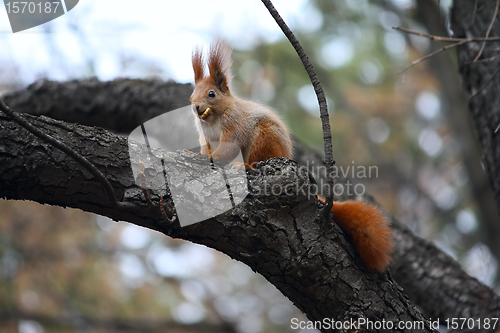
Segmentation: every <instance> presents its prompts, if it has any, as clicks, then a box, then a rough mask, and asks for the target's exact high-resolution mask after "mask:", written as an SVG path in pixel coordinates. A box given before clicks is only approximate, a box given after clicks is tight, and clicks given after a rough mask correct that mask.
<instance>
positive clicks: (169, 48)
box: [0, 0, 321, 82]
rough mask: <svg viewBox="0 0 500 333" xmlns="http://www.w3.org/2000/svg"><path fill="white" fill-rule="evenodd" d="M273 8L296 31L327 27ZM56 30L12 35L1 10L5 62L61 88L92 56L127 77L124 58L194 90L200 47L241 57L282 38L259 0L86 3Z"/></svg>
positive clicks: (278, 0)
mask: <svg viewBox="0 0 500 333" xmlns="http://www.w3.org/2000/svg"><path fill="white" fill-rule="evenodd" d="M274 5H275V7H276V8H277V9H278V10H279V11H280V13H281V15H282V16H283V17H284V18H285V20H286V21H287V23H289V25H290V26H291V27H292V28H294V27H295V28H297V27H299V28H301V29H304V30H307V29H309V30H311V29H314V28H315V26H317V25H316V24H315V23H314V22H315V19H316V21H318V20H319V19H321V17H320V16H318V14H317V11H316V9H315V8H314V6H311V5H309V0H275V1H274ZM297 14H300V16H297ZM318 17H319V18H318ZM52 23H53V28H54V32H53V33H50V34H47V33H43V26H41V27H35V28H32V29H29V30H26V31H24V32H19V33H16V34H13V33H12V32H11V29H10V25H9V22H8V17H7V12H6V9H5V7H4V6H0V49H2V50H4V52H1V53H0V61H1V62H4V63H5V62H7V64H12V66H13V67H14V65H15V66H16V67H18V68H19V70H20V71H21V75H23V77H24V78H26V80H27V81H28V82H30V81H33V80H35V79H36V77H34V73H36V72H40V71H41V70H42V71H43V72H45V75H46V76H48V77H49V78H51V79H56V80H57V79H64V78H65V77H64V76H65V73H66V71H65V69H67V68H68V67H69V68H70V69H71V68H73V67H78V66H81V65H82V64H83V63H84V59H85V54H91V55H92V56H93V57H94V58H95V59H96V73H97V76H98V78H99V79H102V80H110V79H113V78H114V77H117V76H120V75H121V73H120V72H119V65H118V59H119V57H118V55H117V52H120V53H122V54H123V53H126V54H133V55H135V56H137V57H144V58H145V59H147V60H151V61H154V62H155V63H157V64H158V65H160V66H161V67H162V68H163V69H165V70H166V71H167V72H168V73H170V75H171V78H173V79H174V80H176V81H179V82H192V80H193V79H192V77H193V74H192V69H191V64H190V57H191V52H192V49H193V47H194V46H196V45H201V46H206V45H208V44H209V43H210V41H212V40H213V39H215V38H216V37H218V36H222V37H223V38H226V39H228V40H229V42H230V44H231V45H232V46H233V47H235V48H236V49H245V48H251V47H252V46H253V45H255V44H256V43H257V42H258V41H262V40H264V41H267V42H272V41H275V40H277V39H279V38H283V37H282V33H281V30H280V29H279V28H278V26H277V25H276V23H275V22H274V20H273V19H272V17H271V16H270V14H269V13H268V11H267V9H266V8H265V7H264V5H263V4H262V2H261V1H260V0H247V1H241V0H184V1H160V0H146V1H141V2H140V5H139V4H138V2H137V1H130V0H128V1H124V0H106V1H98V0H81V1H80V2H79V4H78V5H77V6H76V7H75V8H74V9H73V10H71V11H70V12H68V13H67V14H65V15H63V16H62V17H59V18H57V19H55V20H54V21H52ZM70 24H73V25H75V26H77V27H78V28H79V29H80V30H81V31H83V33H84V35H85V36H86V40H87V43H88V44H89V45H82V42H81V40H79V39H78V37H77V35H76V34H75V33H74V32H72V31H70V30H69V29H68V26H69V25H70ZM48 39H53V40H54V42H55V43H56V45H57V46H58V48H59V49H61V50H63V52H64V61H61V59H54V57H53V56H52V54H53V53H52V52H51V50H50V48H49V47H48V43H47V40H48ZM63 65H64V66H63ZM63 67H64V68H63ZM122 76H123V74H122Z"/></svg>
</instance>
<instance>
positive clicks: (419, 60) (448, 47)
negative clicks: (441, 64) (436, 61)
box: [398, 41, 467, 74]
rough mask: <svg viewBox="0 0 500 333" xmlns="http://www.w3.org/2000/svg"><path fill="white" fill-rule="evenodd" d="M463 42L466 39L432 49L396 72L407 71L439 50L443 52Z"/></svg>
mask: <svg viewBox="0 0 500 333" xmlns="http://www.w3.org/2000/svg"><path fill="white" fill-rule="evenodd" d="M465 43H467V41H461V42H457V43H453V44H448V45H445V46H443V47H442V48H440V49H438V50H436V51H434V52H432V53H429V54H427V55H426V56H424V57H422V58H419V59H417V60H415V61H414V62H412V63H411V64H410V65H408V66H407V67H405V68H404V69H402V70H400V71H399V72H398V74H401V73H403V72H405V71H407V70H408V69H410V68H411V67H413V66H415V65H416V64H419V63H421V62H422V61H424V60H427V59H429V58H430V57H433V56H435V55H436V54H438V53H440V52H443V51H445V50H447V49H451V48H453V47H456V46H459V45H462V44H465Z"/></svg>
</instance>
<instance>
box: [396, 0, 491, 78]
mask: <svg viewBox="0 0 500 333" xmlns="http://www.w3.org/2000/svg"><path fill="white" fill-rule="evenodd" d="M499 3H500V0H497V7H496V10H495V16H496V13H497V10H498V4H499ZM491 27H492V24H490V28H491ZM392 28H393V29H394V30H399V31H402V32H404V33H407V34H411V35H415V36H420V37H426V38H429V39H430V40H432V41H435V42H450V43H452V44H448V45H445V46H443V47H442V48H440V49H438V50H436V51H434V52H432V53H429V54H427V55H426V56H424V57H421V58H419V59H417V60H415V61H414V62H412V63H411V64H410V65H409V66H407V67H406V68H404V69H403V70H401V71H399V72H398V74H401V73H403V72H404V71H406V70H408V69H410V68H411V67H413V66H415V65H416V64H419V63H421V62H422V61H424V60H427V59H429V58H430V57H433V56H435V55H436V54H438V53H440V52H443V51H445V50H448V49H451V48H453V47H456V46H459V45H462V44H466V43H473V42H483V46H482V48H481V51H480V52H479V53H478V56H480V55H481V53H482V50H483V49H484V45H485V44H486V42H498V41H500V37H488V36H489V32H490V30H491V29H490V28H489V29H488V33H487V35H486V37H473V38H454V37H442V36H435V35H429V34H424V33H421V32H417V31H413V30H409V29H405V28H401V27H392ZM476 58H478V57H476ZM476 60H477V59H475V60H474V62H475V61H476Z"/></svg>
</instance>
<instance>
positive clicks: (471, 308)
mask: <svg viewBox="0 0 500 333" xmlns="http://www.w3.org/2000/svg"><path fill="white" fill-rule="evenodd" d="M78 82H79V81H71V82H70V84H69V88H68V87H66V83H60V82H53V81H46V80H45V81H39V82H36V83H34V84H33V85H31V86H30V87H28V88H27V89H26V90H22V91H18V92H13V93H11V94H9V95H7V96H5V99H6V100H7V101H10V102H11V103H12V104H15V105H18V106H19V107H20V108H21V110H22V111H23V112H27V111H30V109H31V108H32V109H34V110H38V109H40V106H43V110H45V112H47V113H51V111H50V110H51V109H55V110H60V109H63V108H64V107H66V108H67V109H68V110H70V111H71V112H68V113H61V114H60V116H62V117H63V120H71V119H74V118H76V117H79V118H84V119H86V118H85V117H80V116H78V115H72V113H78V112H81V111H79V110H81V109H82V107H81V106H79V104H80V103H81V101H80V100H79V99H76V98H75V99H72V98H70V94H71V93H78V94H83V95H80V96H81V99H84V100H85V99H91V98H92V92H95V91H101V90H102V91H103V94H108V95H112V96H115V98H117V99H120V98H122V96H121V95H120V94H124V96H123V98H124V99H126V101H127V103H130V104H131V105H143V107H144V109H141V108H140V107H135V108H132V111H130V112H131V114H132V118H133V119H137V116H135V114H137V115H139V114H141V113H147V112H148V109H149V106H148V103H145V102H141V101H136V100H135V99H133V98H130V97H127V96H126V95H128V94H129V91H128V90H127V89H121V88H120V87H122V86H129V85H133V82H134V80H118V82H114V83H109V82H99V81H97V80H85V81H81V84H82V85H83V86H87V88H86V89H78ZM113 87H118V88H116V89H118V90H119V91H120V92H116V91H112V90H113ZM135 89H137V91H136V92H135V94H134V95H135V96H136V98H141V96H144V95H145V93H144V92H142V91H141V90H142V89H144V90H147V91H154V90H155V89H157V90H158V91H159V92H162V94H164V95H166V96H173V94H172V93H171V92H169V91H167V90H168V89H172V90H173V91H182V92H183V93H182V94H181V95H180V96H179V97H178V100H180V102H177V103H175V100H177V99H176V97H172V98H174V101H169V100H168V99H165V100H164V103H165V104H166V105H171V104H177V105H182V101H183V99H184V98H185V97H184V96H189V94H190V93H191V90H192V87H191V86H189V85H179V86H178V87H176V86H175V85H173V84H172V85H170V86H169V87H166V86H164V84H163V83H161V82H158V81H150V82H148V81H141V84H137V85H136V88H135ZM55 91H60V94H61V95H66V96H67V97H66V98H65V99H63V100H59V99H56V98H53V97H51V94H52V93H53V92H55ZM159 94H160V93H159ZM127 98H128V99H127ZM93 103H94V104H93V105H94V106H93V109H94V111H93V112H95V113H97V114H102V118H103V119H108V117H112V115H113V114H114V112H115V111H113V109H111V108H109V106H108V105H107V103H106V100H105V99H99V100H97V101H93ZM124 103H125V102H124ZM122 108H123V109H126V104H123V106H122ZM147 119H149V118H147ZM147 119H146V120H147ZM97 120H98V118H97V117H96V121H97ZM0 124H2V122H0ZM106 124H108V125H113V123H112V122H110V121H108V120H105V121H104V122H103V123H102V124H98V125H106ZM139 124H140V123H134V122H133V121H132V122H129V124H128V127H130V128H133V127H136V126H138V125H139ZM68 126H73V125H69V124H65V127H68ZM111 129H113V130H116V128H114V127H111ZM0 132H1V130H0ZM104 133H106V132H104V131H101V130H98V129H95V133H94V134H93V135H94V136H95V139H99V138H101V140H102V139H104V140H107V136H108V135H109V133H107V134H106V135H104ZM102 135H104V136H102ZM116 144H117V143H113V144H106V146H108V147H110V148H112V149H113V148H114V147H115V145H116ZM122 144H123V143H122ZM3 146H4V144H3V143H2V144H0V147H3ZM118 148H120V146H118ZM0 149H5V148H0ZM120 149H125V146H123V147H121V148H120ZM0 151H3V150H0ZM114 151H116V150H114ZM28 153H29V152H28ZM102 154H104V153H102ZM43 156H44V155H43ZM2 158H5V157H4V156H3V155H2V154H1V153H0V165H1V163H3V162H2ZM41 158H42V157H41ZM294 158H295V160H297V161H298V163H299V165H309V166H310V165H316V166H317V165H321V164H322V161H321V157H320V156H318V155H317V154H315V153H313V152H311V151H310V150H308V149H307V147H304V146H302V145H301V144H300V143H296V144H295V157H294ZM19 163H22V162H19ZM128 163H129V162H126V161H125V162H124V164H123V165H117V166H116V167H115V168H114V169H113V172H114V173H116V172H119V174H115V176H113V175H112V174H109V176H108V178H111V179H113V178H114V177H116V178H118V179H127V177H130V175H129V174H127V173H126V174H125V175H122V174H121V173H122V172H123V171H124V170H126V169H125V168H126V167H127V168H130V166H129V164H128ZM76 167H77V165H76V164H75V166H73V168H76ZM102 167H106V164H104V165H103V166H102ZM54 168H56V169H57V168H59V169H60V166H59V167H57V166H54ZM1 172H2V170H1V167H0V173H1ZM52 172H53V169H50V171H47V172H46V174H50V173H52ZM127 172H130V171H127ZM337 182H340V180H339V181H337ZM113 183H114V184H115V185H116V182H115V181H113ZM128 183H129V182H126V183H123V184H121V185H120V184H118V185H117V186H118V188H122V190H120V191H119V190H118V188H115V190H116V191H118V193H119V194H120V195H123V192H124V190H123V187H127V188H128V186H131V185H130V184H128ZM1 184H2V183H1V182H0V185H1ZM96 188H97V187H96ZM128 191H129V193H131V194H129V196H132V197H134V196H135V197H136V198H137V199H136V202H138V203H140V208H138V210H139V212H138V213H137V214H138V215H139V216H142V215H143V216H144V217H145V219H146V220H147V217H148V216H149V215H154V214H156V215H155V216H156V218H157V219H158V220H160V216H159V212H155V211H154V210H153V211H151V210H150V209H149V208H148V207H147V205H146V204H145V203H144V202H142V201H141V200H142V198H143V197H142V194H141V193H142V191H141V190H140V189H138V188H136V187H135V185H134V187H133V188H131V189H129V190H128ZM0 193H3V192H2V190H0ZM132 193H133V194H132ZM77 199H78V198H76V199H75V200H77ZM156 199H157V198H156ZM170 204H171V202H170ZM68 205H69V204H68ZM169 213H172V212H169ZM101 214H102V213H101ZM115 214H116V213H115ZM148 214H149V215H148ZM136 222H137V223H141V222H142V223H144V222H143V220H142V219H139V220H137V221H136ZM204 223H205V222H204ZM392 229H393V233H394V237H395V239H396V251H395V254H394V258H393V265H392V267H391V274H392V275H393V277H394V279H395V280H396V281H397V282H398V283H399V284H400V285H401V286H402V287H403V288H404V291H405V292H406V293H407V294H408V295H409V296H410V298H411V299H412V300H414V302H415V303H416V304H417V305H418V306H419V307H420V308H421V309H422V310H423V311H424V313H425V314H426V315H428V316H430V317H432V318H438V317H439V318H441V319H445V318H454V317H457V316H461V317H466V316H467V315H468V314H471V317H474V318H479V317H483V318H485V317H499V316H500V313H499V310H498V309H499V308H500V299H499V297H498V296H497V295H495V293H494V292H493V291H492V290H491V289H489V288H488V287H486V286H484V285H483V284H481V283H479V282H478V281H477V280H476V279H473V278H471V277H470V276H468V275H467V274H465V273H464V272H463V270H462V269H461V268H460V267H459V266H458V265H457V264H456V262H455V261H454V260H453V259H452V258H450V257H449V256H447V255H445V254H444V253H443V252H441V251H440V250H438V249H437V248H436V247H435V246H434V245H432V244H431V243H430V242H427V241H425V240H422V239H420V238H418V237H416V236H415V235H414V234H413V233H412V232H411V231H409V230H408V229H407V228H406V227H405V226H402V225H401V224H400V223H399V222H397V221H395V220H394V221H393V223H392ZM414 277H419V278H418V279H417V278H414ZM462 300H466V301H462ZM484 304H488V306H484Z"/></svg>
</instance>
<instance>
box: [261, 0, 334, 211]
mask: <svg viewBox="0 0 500 333" xmlns="http://www.w3.org/2000/svg"><path fill="white" fill-rule="evenodd" d="M262 3H263V4H264V5H265V6H266V8H267V10H268V11H269V13H270V14H271V16H272V17H273V18H274V20H275V21H276V23H277V24H278V26H279V27H280V28H281V30H282V31H283V33H284V34H285V36H286V37H287V38H288V40H289V41H290V43H291V44H292V46H293V48H294V49H295V51H296V52H297V54H298V56H299V58H300V60H301V61H302V64H303V66H304V68H305V70H306V72H307V74H308V75H309V79H310V80H311V83H312V85H313V87H314V91H315V92H316V96H317V98H318V103H319V112H320V118H321V123H322V125H323V140H324V142H325V161H324V162H325V164H326V169H327V172H328V178H327V182H328V186H327V188H328V193H327V195H326V206H325V210H324V211H323V213H325V214H329V213H330V211H331V209H332V206H333V185H334V179H333V165H334V164H335V161H334V160H333V148H332V132H331V129H330V116H329V115H328V105H327V103H326V97H325V92H324V91H323V87H322V86H321V83H320V82H319V79H318V77H317V75H316V72H315V71H314V68H313V65H312V64H311V62H310V61H309V59H308V58H307V55H306V53H305V51H304V49H303V48H302V46H301V45H300V42H299V41H298V40H297V38H296V37H295V35H294V34H293V32H292V30H290V28H289V27H288V26H287V24H286V23H285V21H284V20H283V18H282V17H281V16H280V14H279V13H278V11H277V10H276V8H274V6H273V4H272V2H271V0H262Z"/></svg>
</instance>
